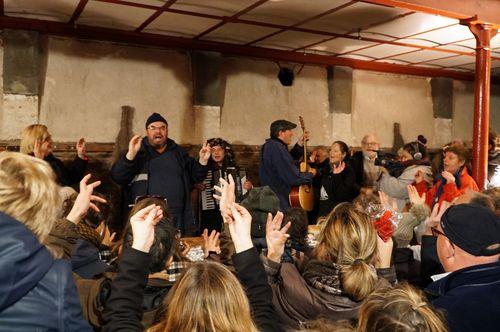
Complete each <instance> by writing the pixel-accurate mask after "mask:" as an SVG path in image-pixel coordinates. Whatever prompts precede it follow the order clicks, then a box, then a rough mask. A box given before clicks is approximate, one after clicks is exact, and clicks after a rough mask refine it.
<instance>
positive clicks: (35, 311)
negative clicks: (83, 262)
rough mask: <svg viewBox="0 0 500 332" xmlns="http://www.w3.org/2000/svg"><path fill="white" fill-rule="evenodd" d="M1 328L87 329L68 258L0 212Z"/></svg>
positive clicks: (36, 329) (7, 329)
mask: <svg viewBox="0 0 500 332" xmlns="http://www.w3.org/2000/svg"><path fill="white" fill-rule="evenodd" d="M0 234H2V236H1V238H0V257H1V259H0V330H1V331H92V329H91V328H90V326H89V324H88V323H87V322H86V321H85V320H84V319H83V316H82V310H81V307H80V301H79V298H78V293H77V291H76V287H75V282H74V280H73V276H72V274H71V264H70V262H69V261H67V260H62V259H58V260H54V259H53V258H52V256H51V254H50V253H49V252H48V250H47V249H46V248H45V247H44V246H43V245H41V244H40V242H38V239H37V238H36V237H35V236H34V235H33V233H32V232H31V231H30V230H28V229H27V228H26V226H24V225H23V224H22V223H20V222H18V221H17V220H15V219H13V218H11V217H9V216H7V215H6V214H3V213H1V212H0Z"/></svg>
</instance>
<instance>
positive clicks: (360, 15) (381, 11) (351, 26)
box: [301, 2, 407, 33]
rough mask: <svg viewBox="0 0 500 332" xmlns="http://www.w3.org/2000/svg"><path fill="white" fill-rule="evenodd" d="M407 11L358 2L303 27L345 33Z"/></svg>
mask: <svg viewBox="0 0 500 332" xmlns="http://www.w3.org/2000/svg"><path fill="white" fill-rule="evenodd" d="M308 3H309V2H308ZM406 12H407V10H403V9H398V8H392V7H385V6H377V5H372V4H369V3H364V2H358V3H355V4H353V5H351V6H348V7H345V8H343V9H341V10H339V11H337V12H334V13H332V14H330V15H326V16H323V17H321V18H319V19H317V20H314V21H311V22H308V23H306V24H304V25H302V26H301V27H304V28H308V29H317V30H323V31H328V32H342V33H345V32H348V31H355V30H358V28H361V27H363V26H368V25H370V24H375V23H378V22H382V21H385V20H388V19H390V18H392V17H395V16H397V15H400V14H403V13H406Z"/></svg>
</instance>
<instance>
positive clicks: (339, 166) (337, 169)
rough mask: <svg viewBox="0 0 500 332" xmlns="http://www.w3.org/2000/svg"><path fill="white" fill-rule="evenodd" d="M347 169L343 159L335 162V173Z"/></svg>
mask: <svg viewBox="0 0 500 332" xmlns="http://www.w3.org/2000/svg"><path fill="white" fill-rule="evenodd" d="M344 169H345V163H344V162H343V161H341V162H340V163H339V164H337V165H335V164H333V174H339V173H342V171H343V170H344Z"/></svg>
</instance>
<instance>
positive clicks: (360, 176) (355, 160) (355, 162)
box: [349, 151, 365, 187]
mask: <svg viewBox="0 0 500 332" xmlns="http://www.w3.org/2000/svg"><path fill="white" fill-rule="evenodd" d="M364 160H365V157H364V156H363V151H356V152H354V154H353V155H352V157H351V158H350V160H349V163H350V164H351V166H352V168H353V170H354V176H355V178H356V183H357V184H358V186H359V187H362V186H363V183H364V181H365V173H364Z"/></svg>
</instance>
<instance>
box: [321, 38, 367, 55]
mask: <svg viewBox="0 0 500 332" xmlns="http://www.w3.org/2000/svg"><path fill="white" fill-rule="evenodd" d="M372 45H376V43H372V42H366V41H363V40H357V39H349V38H335V39H332V40H329V41H327V42H324V43H321V44H318V45H315V46H313V47H311V49H315V50H320V51H327V52H331V53H337V54H338V53H347V52H351V51H354V50H358V49H360V48H363V47H368V46H372Z"/></svg>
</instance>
